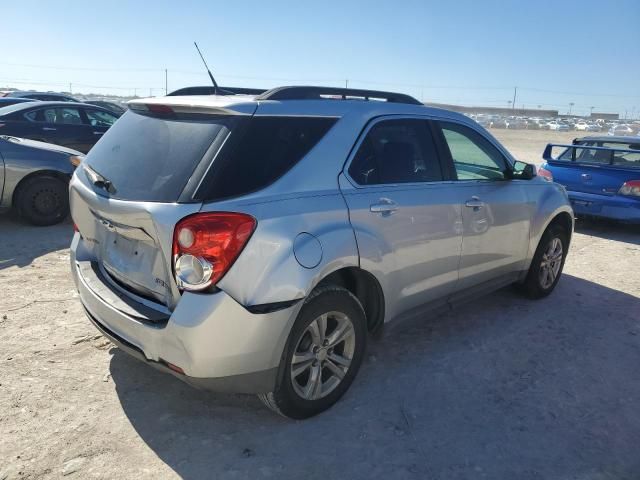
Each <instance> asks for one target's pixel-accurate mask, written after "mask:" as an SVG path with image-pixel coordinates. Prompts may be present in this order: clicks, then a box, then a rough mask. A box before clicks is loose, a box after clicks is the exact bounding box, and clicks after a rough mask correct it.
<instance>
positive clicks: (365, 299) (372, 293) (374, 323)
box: [314, 267, 385, 333]
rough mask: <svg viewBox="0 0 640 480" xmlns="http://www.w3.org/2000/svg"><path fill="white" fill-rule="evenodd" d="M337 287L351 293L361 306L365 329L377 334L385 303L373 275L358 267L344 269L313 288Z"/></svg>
mask: <svg viewBox="0 0 640 480" xmlns="http://www.w3.org/2000/svg"><path fill="white" fill-rule="evenodd" d="M325 285H337V286H340V287H342V288H344V289H346V290H348V291H349V292H351V293H352V294H353V295H354V296H355V297H356V298H357V299H358V301H359V302H360V303H361V304H362V307H363V308H364V312H365V315H366V319H367V329H368V331H369V332H371V333H377V332H378V331H379V330H380V328H381V327H382V324H383V323H384V314H385V301H384V292H383V290H382V286H381V285H380V283H379V282H378V280H377V279H376V277H375V276H374V275H372V274H371V273H369V272H367V271H366V270H363V269H362V268H359V267H344V268H341V269H338V270H335V271H333V272H331V273H330V274H328V275H327V276H325V277H324V278H323V279H322V280H321V281H320V282H318V284H317V285H316V286H315V288H314V290H315V289H317V288H318V287H321V286H325Z"/></svg>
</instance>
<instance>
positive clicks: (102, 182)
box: [84, 165, 116, 195]
mask: <svg viewBox="0 0 640 480" xmlns="http://www.w3.org/2000/svg"><path fill="white" fill-rule="evenodd" d="M84 173H85V174H86V175H87V178H88V179H89V181H90V182H91V183H92V184H93V186H94V187H98V188H102V189H103V190H106V191H107V192H109V193H110V194H112V195H113V194H114V193H116V188H115V187H114V186H113V183H111V180H109V179H107V178H105V177H103V176H102V175H100V174H99V173H98V172H96V171H95V170H94V169H93V168H91V167H89V166H88V165H85V166H84Z"/></svg>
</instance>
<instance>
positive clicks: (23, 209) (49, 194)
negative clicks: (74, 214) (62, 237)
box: [16, 175, 69, 226]
mask: <svg viewBox="0 0 640 480" xmlns="http://www.w3.org/2000/svg"><path fill="white" fill-rule="evenodd" d="M16 209H17V210H18V214H19V215H20V216H21V217H22V218H24V219H25V220H27V221H28V222H29V223H31V224H33V225H39V226H46V225H54V224H56V223H60V222H61V221H63V220H64V219H65V218H66V216H67V215H68V214H69V191H68V185H67V183H65V182H63V181H62V180H60V179H59V178H56V177H53V176H49V175H46V176H45V175H39V176H36V177H32V178H29V179H27V180H25V181H24V182H23V183H22V184H21V185H20V186H19V187H18V191H17V194H16Z"/></svg>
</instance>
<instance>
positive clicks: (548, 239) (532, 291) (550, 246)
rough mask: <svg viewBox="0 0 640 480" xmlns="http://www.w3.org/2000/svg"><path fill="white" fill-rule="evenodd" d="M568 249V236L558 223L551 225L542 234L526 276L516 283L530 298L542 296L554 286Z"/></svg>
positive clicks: (560, 272)
mask: <svg viewBox="0 0 640 480" xmlns="http://www.w3.org/2000/svg"><path fill="white" fill-rule="evenodd" d="M568 249H569V236H568V234H567V232H566V231H565V230H564V229H563V228H562V227H560V226H559V225H551V226H550V227H549V228H547V230H546V231H545V232H544V234H543V235H542V238H541V239H540V243H539V244H538V248H537V249H536V253H535V255H534V256H533V260H531V266H530V267H529V271H528V272H527V277H526V278H525V281H524V282H523V283H522V284H519V285H517V288H518V290H520V291H521V292H522V293H523V294H524V295H526V296H527V297H529V298H531V299H538V298H543V297H546V296H547V295H549V294H550V293H551V292H552V291H553V289H554V288H555V287H556V285H557V283H558V280H560V276H561V275H562V269H563V268H564V262H565V259H566V258H567V252H568Z"/></svg>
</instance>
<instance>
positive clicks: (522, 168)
mask: <svg viewBox="0 0 640 480" xmlns="http://www.w3.org/2000/svg"><path fill="white" fill-rule="evenodd" d="M536 175H537V173H536V166H535V165H533V164H531V163H525V162H520V161H517V160H516V162H515V163H514V164H513V170H512V175H511V178H513V179H517V180H531V179H532V178H534V177H535V176H536Z"/></svg>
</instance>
